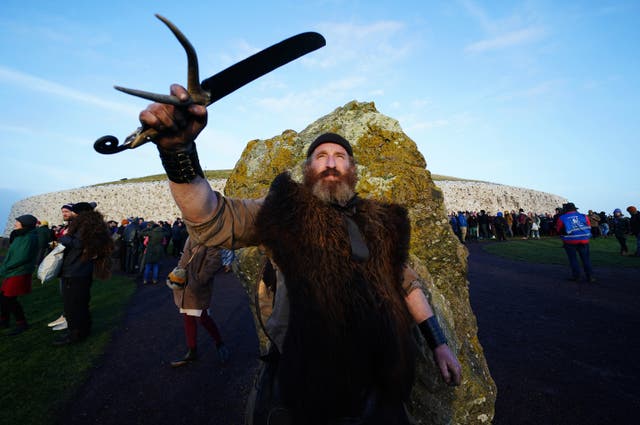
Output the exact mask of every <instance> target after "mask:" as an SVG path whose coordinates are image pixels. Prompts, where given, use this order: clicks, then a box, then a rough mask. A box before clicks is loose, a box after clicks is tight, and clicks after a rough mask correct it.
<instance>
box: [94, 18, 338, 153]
mask: <svg viewBox="0 0 640 425" xmlns="http://www.w3.org/2000/svg"><path fill="white" fill-rule="evenodd" d="M156 17H157V18H158V19H160V20H161V21H162V22H163V23H164V24H165V25H166V26H167V27H169V29H170V30H171V32H173V34H174V35H175V36H176V38H177V39H178V41H179V42H180V44H181V45H182V47H183V48H184V50H185V52H186V53H187V59H188V75H187V91H188V92H189V95H190V99H189V100H188V101H181V100H180V99H178V98H177V97H176V96H170V95H162V94H155V93H150V92H146V91H142V90H135V89H128V88H124V87H119V86H115V88H116V89H117V90H120V91H122V92H124V93H127V94H131V95H133V96H137V97H141V98H144V99H148V100H151V101H154V102H158V103H165V104H170V105H174V106H177V107H181V108H186V107H188V106H189V105H191V104H198V105H203V106H209V105H211V104H212V103H214V102H216V101H217V100H219V99H221V98H223V97H224V96H226V95H227V94H229V93H231V92H233V91H235V90H237V89H238V88H240V87H242V86H244V85H245V84H247V83H249V82H251V81H253V80H255V79H256V78H258V77H260V76H262V75H264V74H266V73H268V72H270V71H273V70H274V69H276V68H278V67H280V66H282V65H284V64H286V63H288V62H291V61H292V60H294V59H297V58H299V57H301V56H303V55H305V54H307V53H309V52H312V51H314V50H316V49H319V48H320V47H323V46H324V45H325V44H326V41H325V39H324V37H322V35H320V34H318V33H314V32H306V33H302V34H298V35H295V36H293V37H290V38H288V39H286V40H283V41H281V42H280V43H277V44H274V45H273V46H271V47H268V48H266V49H264V50H262V51H260V52H258V53H256V54H254V55H253V56H250V57H248V58H246V59H244V60H242V61H240V62H238V63H236V64H234V65H232V66H230V67H229V68H227V69H225V70H223V71H221V72H219V73H218V74H216V75H214V76H212V77H209V78H207V79H206V80H204V81H202V83H200V76H199V69H198V56H197V54H196V51H195V49H194V48H193V46H192V45H191V43H190V42H189V40H188V39H187V38H186V37H185V36H184V34H182V32H181V31H180V30H179V29H178V28H177V27H176V26H175V25H173V23H171V22H170V21H169V20H168V19H166V18H164V17H163V16H160V15H158V14H156ZM158 134H159V133H158V131H157V130H155V129H152V128H145V127H144V126H143V127H138V129H136V131H134V132H133V133H131V134H130V135H129V136H127V138H126V139H125V141H124V143H123V144H121V145H119V144H118V143H119V142H118V139H117V138H116V137H115V136H103V137H101V138H99V139H98V140H96V142H95V143H94V144H93V147H94V149H95V150H96V151H98V152H99V153H102V154H114V153H118V152H122V151H123V150H126V149H133V148H137V147H138V146H141V145H143V144H145V143H147V142H150V141H153V140H154V139H155V137H156V136H158Z"/></svg>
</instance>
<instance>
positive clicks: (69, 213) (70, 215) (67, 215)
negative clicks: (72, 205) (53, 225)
mask: <svg viewBox="0 0 640 425" xmlns="http://www.w3.org/2000/svg"><path fill="white" fill-rule="evenodd" d="M60 211H62V219H63V220H64V221H69V220H70V219H72V218H73V217H74V216H75V215H76V214H75V213H74V212H73V211H71V210H70V209H67V208H62V209H61V210H60Z"/></svg>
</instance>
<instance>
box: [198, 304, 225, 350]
mask: <svg viewBox="0 0 640 425" xmlns="http://www.w3.org/2000/svg"><path fill="white" fill-rule="evenodd" d="M200 323H202V326H203V327H204V328H205V329H206V330H207V332H209V335H211V337H212V338H213V340H214V341H215V342H216V345H220V343H221V342H222V337H221V336H220V331H219V330H218V327H217V326H216V324H215V322H214V321H213V319H212V318H211V317H210V316H209V315H208V314H207V310H204V311H203V312H202V315H201V316H200Z"/></svg>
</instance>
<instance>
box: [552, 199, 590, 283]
mask: <svg viewBox="0 0 640 425" xmlns="http://www.w3.org/2000/svg"><path fill="white" fill-rule="evenodd" d="M562 211H563V214H562V215H561V216H560V217H559V218H558V221H557V223H556V230H557V231H558V234H560V238H561V239H562V243H563V247H564V250H565V251H566V253H567V257H568V258H569V265H570V266H571V273H572V274H571V277H570V278H569V280H573V281H577V280H578V279H580V264H578V258H577V256H578V255H579V256H580V260H582V267H583V268H584V273H585V276H586V279H587V281H588V282H595V278H594V277H593V269H592V267H591V258H590V256H589V239H591V221H589V217H588V216H586V215H584V214H580V213H579V212H578V211H577V208H576V206H575V205H574V204H573V202H568V203H566V204H564V205H563V206H562Z"/></svg>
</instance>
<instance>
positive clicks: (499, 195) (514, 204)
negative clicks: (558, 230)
mask: <svg viewBox="0 0 640 425" xmlns="http://www.w3.org/2000/svg"><path fill="white" fill-rule="evenodd" d="M436 185H437V186H438V187H439V188H440V189H442V193H443V195H444V204H445V208H446V209H447V212H451V211H480V210H485V211H487V213H488V214H491V215H495V214H496V213H497V212H498V211H507V210H508V211H511V210H516V211H517V210H519V209H520V208H522V209H523V210H525V212H534V213H546V212H549V213H552V214H553V213H554V212H555V209H556V208H557V207H561V206H562V204H564V203H566V202H567V200H566V199H565V198H562V197H560V196H557V195H553V194H551V193H546V192H539V191H537V190H531V189H524V188H521V187H514V186H505V185H501V184H494V183H484V182H468V181H453V180H447V181H437V182H436Z"/></svg>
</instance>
